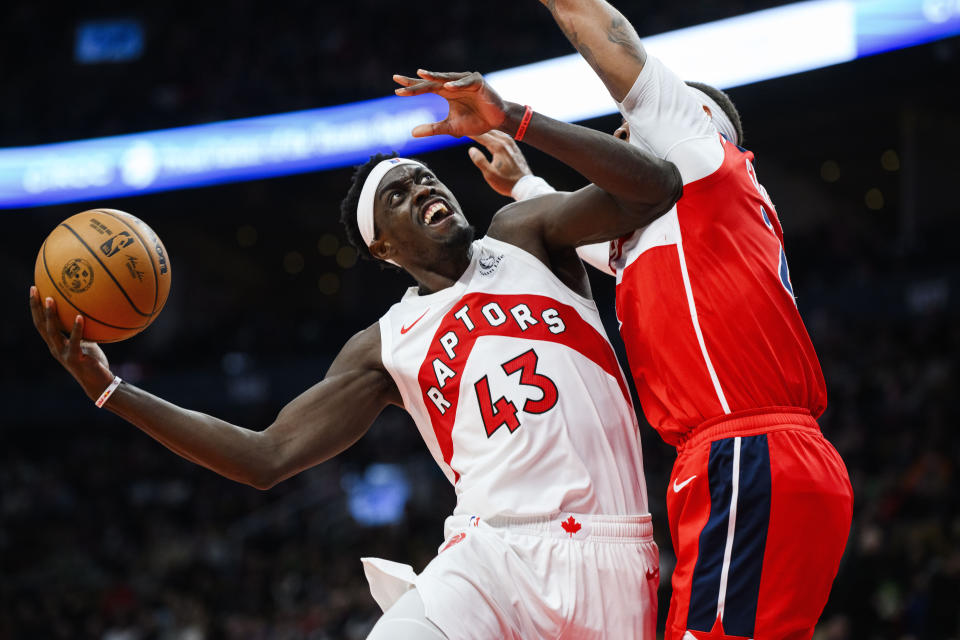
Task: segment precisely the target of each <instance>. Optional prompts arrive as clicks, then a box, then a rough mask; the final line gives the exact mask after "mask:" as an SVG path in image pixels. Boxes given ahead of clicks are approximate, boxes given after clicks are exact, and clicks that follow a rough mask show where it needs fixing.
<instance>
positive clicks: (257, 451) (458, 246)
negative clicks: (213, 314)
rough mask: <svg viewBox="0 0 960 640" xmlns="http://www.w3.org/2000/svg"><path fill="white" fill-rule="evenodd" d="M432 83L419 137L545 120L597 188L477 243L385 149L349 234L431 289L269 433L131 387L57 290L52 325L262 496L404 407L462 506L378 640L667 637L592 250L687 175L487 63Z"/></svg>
mask: <svg viewBox="0 0 960 640" xmlns="http://www.w3.org/2000/svg"><path fill="white" fill-rule="evenodd" d="M420 76H421V78H419V79H414V78H405V77H401V76H397V77H395V79H396V80H397V82H398V83H399V84H401V85H403V86H402V88H401V89H398V90H397V93H398V94H399V95H416V94H419V93H424V92H433V93H437V94H439V95H441V96H442V97H444V98H446V99H447V100H448V102H449V106H450V113H449V115H448V117H447V118H446V120H444V121H443V122H439V123H433V124H428V125H421V126H420V127H417V128H416V129H415V130H414V135H432V134H437V133H449V134H451V135H479V134H482V133H485V132H487V131H489V130H491V129H498V130H500V131H508V132H510V133H511V134H513V133H515V132H516V136H517V137H518V138H519V137H524V134H525V136H526V140H527V141H528V142H529V143H530V144H532V145H534V146H536V147H538V148H540V149H542V150H543V151H545V152H547V153H549V154H551V155H553V156H554V157H556V158H558V159H559V160H561V161H563V162H565V163H567V164H568V165H570V166H571V167H572V168H574V169H576V170H577V171H579V172H580V173H581V174H583V176H584V177H586V178H587V179H588V180H590V181H591V182H592V183H593V184H592V185H591V186H589V187H587V188H585V189H583V190H581V191H578V192H575V193H569V194H555V195H553V196H548V197H545V198H539V199H537V200H533V201H529V202H522V203H516V204H513V205H510V206H509V207H506V208H505V209H504V210H502V211H501V212H499V213H498V214H497V215H496V216H495V217H494V219H493V222H492V223H491V225H490V227H489V230H488V235H487V236H486V237H484V238H482V239H480V240H477V241H473V239H472V229H471V228H470V226H469V225H468V223H467V220H466V218H465V217H464V214H463V212H462V210H461V207H460V204H459V203H458V202H457V199H456V198H455V197H454V195H453V194H452V193H451V192H450V191H449V190H448V189H447V188H446V187H445V186H444V185H443V183H441V182H440V181H439V180H438V179H437V177H436V175H435V174H434V173H433V171H431V170H430V169H429V168H428V167H427V166H425V165H424V164H422V163H419V162H416V161H412V160H406V159H400V158H392V159H388V160H381V159H379V158H378V159H375V160H374V161H372V162H371V163H368V164H367V165H365V166H364V167H362V168H361V169H360V170H359V171H358V173H357V174H356V175H355V178H354V184H353V186H352V188H351V190H350V193H349V194H348V197H347V199H346V200H345V206H344V211H345V213H346V222H347V227H348V234H349V235H350V237H351V238H352V239H353V240H355V241H357V243H358V245H359V247H358V248H359V249H360V251H361V252H363V253H369V254H370V255H371V256H372V257H374V258H377V259H380V260H387V261H391V262H393V263H395V264H397V265H399V266H401V267H402V268H404V269H405V270H406V271H407V272H408V273H410V274H411V275H412V276H413V277H414V278H415V280H416V281H417V286H415V287H413V288H411V290H410V291H408V292H407V294H406V295H405V296H404V297H403V299H402V300H401V301H400V302H399V303H397V304H395V305H394V306H393V307H391V308H390V310H389V311H387V313H386V314H385V315H384V316H383V317H382V318H381V319H380V321H379V322H377V323H375V324H374V325H372V326H370V327H369V328H367V329H365V330H363V331H361V332H359V333H358V334H357V335H355V336H354V337H353V338H351V339H350V340H349V341H348V342H347V344H346V345H345V346H344V347H343V349H342V350H341V351H340V353H339V355H338V356H337V357H336V359H335V361H334V363H333V364H332V365H331V367H330V370H329V371H328V372H327V375H326V376H325V378H324V379H323V380H322V381H321V382H319V383H318V384H316V385H315V386H313V387H311V388H310V389H308V390H307V391H305V392H304V393H302V394H301V395H300V396H299V397H297V398H295V399H294V400H293V401H292V402H290V403H289V404H288V405H287V406H286V407H284V409H283V410H282V411H281V412H280V414H279V415H278V416H277V418H276V420H275V421H274V422H273V423H272V424H271V425H269V426H268V427H267V428H266V429H264V430H262V431H256V430H248V429H246V428H243V427H240V426H236V425H233V424H229V423H227V422H224V421H222V420H219V419H217V418H215V417H212V416H209V415H204V414H201V413H197V412H194V411H189V410H186V409H183V408H180V407H178V406H175V405H173V404H171V403H168V402H166V401H164V400H162V399H160V398H157V397H155V396H153V395H151V394H149V393H148V392H146V391H144V390H141V389H139V388H137V387H135V386H133V385H131V384H128V383H123V382H122V381H121V380H120V379H119V378H118V377H116V376H114V374H113V373H112V372H111V371H110V369H109V364H108V362H107V359H106V357H105V356H104V354H103V352H102V351H101V350H100V349H99V347H97V345H95V344H92V343H85V342H82V341H81V339H80V336H81V333H82V328H83V318H82V317H80V316H78V317H77V318H76V320H75V324H74V326H73V328H72V332H71V334H70V336H69V338H65V337H64V336H63V335H62V334H61V333H60V327H59V326H58V322H57V320H56V318H57V316H56V310H55V307H54V301H53V300H52V299H50V298H47V299H46V300H43V301H41V300H40V299H39V296H38V294H37V292H36V289H35V288H31V292H30V306H31V310H32V314H33V319H34V323H35V325H36V327H37V329H38V331H39V332H40V334H41V335H42V336H43V338H44V340H45V341H46V343H47V345H48V347H49V349H50V351H51V353H52V354H53V355H54V357H55V358H56V359H57V360H58V361H60V363H61V364H62V365H63V366H64V367H65V368H66V369H67V370H68V371H69V372H70V373H71V374H72V375H73V376H74V378H75V379H76V380H77V381H78V382H79V383H80V385H81V386H82V387H83V389H84V391H85V392H86V393H87V395H88V396H89V397H90V398H91V399H97V404H98V406H104V407H105V408H107V409H109V410H110V411H112V412H114V413H116V414H117V415H119V416H121V417H123V418H125V419H126V420H128V421H129V422H131V423H132V424H134V425H136V426H137V427H139V428H140V429H142V430H143V431H144V432H146V433H147V434H149V435H150V436H152V437H153V438H155V439H156V440H158V441H159V442H161V443H162V444H164V445H165V446H167V447H168V448H170V449H171V450H172V451H174V452H176V453H178V454H179V455H181V456H183V457H185V458H187V459H189V460H191V461H193V462H196V463H197V464H200V465H203V466H205V467H207V468H209V469H212V470H213V471H216V472H217V473H220V474H222V475H224V476H226V477H228V478H231V479H234V480H237V481H239V482H243V483H246V484H250V485H252V486H255V487H259V488H263V489H266V488H269V487H271V486H273V485H274V484H276V483H277V482H280V481H281V480H283V479H285V478H289V477H290V476H292V475H294V474H296V473H298V472H300V471H302V470H304V469H307V468H309V467H311V466H313V465H316V464H318V463H320V462H323V461H325V460H327V459H329V458H331V457H333V456H335V455H336V454H337V453H339V452H340V451H343V450H344V449H346V448H347V447H349V446H350V445H351V444H353V443H354V442H356V441H357V440H358V439H359V438H360V437H361V436H362V435H363V434H364V433H365V432H366V431H367V429H368V428H369V427H370V425H371V423H372V422H373V420H374V419H375V418H376V416H377V415H378V414H379V413H380V411H381V410H382V409H383V408H384V407H386V406H387V405H388V404H394V405H397V406H402V407H404V408H405V409H406V410H407V411H408V412H409V413H410V415H411V416H412V417H413V419H414V421H415V422H416V424H417V427H418V429H419V431H420V433H421V435H422V436H423V438H424V441H425V442H426V444H427V447H428V448H429V450H430V452H431V453H432V454H433V456H434V458H435V459H436V461H437V463H438V465H439V466H440V468H441V469H442V470H443V472H444V473H445V474H446V476H447V478H448V479H449V480H450V481H451V483H452V484H453V485H454V488H455V491H456V494H457V506H456V509H455V510H454V513H453V514H452V515H451V516H450V517H449V518H448V520H447V523H446V527H445V532H444V542H443V544H442V546H441V547H440V550H439V552H438V555H437V557H436V558H434V560H433V561H432V562H431V563H430V564H429V565H428V566H427V567H426V568H425V569H424V570H423V571H422V572H421V573H420V574H419V575H416V574H414V572H413V570H412V569H411V568H410V567H407V566H406V565H399V564H397V563H392V562H388V561H384V560H377V559H367V560H366V561H365V566H364V568H365V571H366V573H367V576H368V578H369V579H370V581H371V590H372V591H373V594H374V597H375V599H376V600H377V602H378V603H379V604H380V605H381V606H382V607H383V608H384V610H385V611H386V613H385V615H384V617H383V618H382V619H381V620H380V622H379V623H378V624H377V626H376V627H375V628H374V630H373V631H372V633H371V636H370V638H373V639H376V640H384V639H388V638H389V639H391V640H398V639H399V640H403V639H430V640H433V639H437V638H450V639H458V638H477V639H493V638H497V639H500V638H517V639H519V638H524V639H528V640H529V639H533V638H576V639H585V638H611V639H612V638H616V639H623V638H641V639H652V638H654V625H655V620H656V588H657V583H658V576H659V570H658V559H657V551H656V546H655V545H654V544H653V540H652V535H651V533H652V531H651V523H650V517H649V514H648V509H647V496H646V488H645V483H644V478H643V469H642V461H641V452H640V444H639V440H638V429H637V423H636V418H635V415H634V412H633V408H632V405H631V402H630V397H629V393H628V391H627V384H626V381H625V379H624V377H623V374H622V372H621V370H620V368H619V366H618V364H617V360H616V358H615V356H614V353H613V350H612V348H611V346H610V344H609V342H608V341H607V339H606V337H605V335H604V333H603V328H602V325H601V322H600V318H599V316H598V314H597V310H596V307H595V305H594V303H593V301H592V300H591V299H590V291H589V287H588V284H587V278H586V273H585V272H584V268H583V265H582V263H581V262H580V260H579V259H578V258H577V255H576V252H575V248H576V246H577V245H578V244H581V243H584V242H598V241H603V240H609V239H613V238H616V237H619V236H621V235H623V234H624V233H628V232H630V231H631V230H633V229H636V228H637V227H639V226H642V225H643V224H645V223H647V222H649V221H650V220H651V219H653V218H655V217H656V216H658V215H659V214H661V213H662V212H663V211H665V210H667V209H669V208H670V207H671V206H672V205H673V203H674V202H675V201H676V200H677V198H678V197H679V196H680V192H681V182H680V176H679V174H678V172H677V170H676V168H675V167H674V166H673V165H672V164H671V163H669V162H666V161H663V160H659V159H657V158H655V157H653V156H652V155H650V154H648V153H646V152H644V151H641V150H639V149H636V148H634V147H631V146H629V145H627V144H625V143H623V142H622V141H619V140H617V139H615V138H613V137H611V136H609V135H604V134H601V133H598V132H595V131H591V130H588V129H585V128H582V127H577V126H574V125H568V124H565V123H560V122H556V121H553V120H550V119H549V118H546V117H544V116H541V115H538V114H534V113H533V112H532V110H531V109H530V108H529V107H528V108H526V109H525V108H524V107H522V106H520V105H517V104H513V103H508V102H504V101H502V100H501V99H500V97H499V96H498V95H497V94H496V93H494V92H493V91H492V90H491V89H490V88H489V87H487V86H486V84H485V83H484V81H483V78H482V77H481V76H480V75H479V74H432V73H428V72H420Z"/></svg>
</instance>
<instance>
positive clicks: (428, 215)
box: [420, 200, 453, 226]
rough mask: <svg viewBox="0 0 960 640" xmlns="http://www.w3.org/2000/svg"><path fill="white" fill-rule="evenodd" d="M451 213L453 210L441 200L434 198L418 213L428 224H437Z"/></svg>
mask: <svg viewBox="0 0 960 640" xmlns="http://www.w3.org/2000/svg"><path fill="white" fill-rule="evenodd" d="M451 215H453V211H451V210H450V208H449V207H448V206H447V205H446V203H445V202H443V201H442V200H434V201H433V202H431V203H430V204H428V205H427V206H426V207H424V208H423V211H422V212H421V213H420V218H421V220H423V223H424V224H425V225H428V226H434V225H438V224H440V223H441V222H443V221H444V220H446V219H447V218H449V217H450V216H451Z"/></svg>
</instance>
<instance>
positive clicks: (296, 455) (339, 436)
mask: <svg viewBox="0 0 960 640" xmlns="http://www.w3.org/2000/svg"><path fill="white" fill-rule="evenodd" d="M400 403H401V400H400V393H399V390H398V389H397V387H396V384H395V383H394V382H393V379H392V378H391V377H390V375H389V374H388V373H387V371H386V370H385V369H384V368H383V363H382V361H381V359H380V335H379V330H378V327H377V325H373V326H372V327H370V328H368V329H366V330H364V331H362V332H360V333H358V334H357V335H355V336H354V337H353V338H351V339H350V341H348V342H347V344H346V345H345V346H344V348H343V349H342V350H341V351H340V353H339V354H338V356H337V358H336V359H335V360H334V363H333V364H332V365H331V366H330V370H329V371H328V372H327V375H326V376H325V377H324V379H323V380H321V381H320V382H318V383H317V384H315V385H314V386H312V387H310V388H309V389H307V390H306V391H304V392H303V393H301V394H300V395H299V396H297V397H296V398H294V399H293V400H292V401H291V402H290V403H289V404H287V405H286V406H285V407H284V408H283V409H282V410H281V411H280V413H279V414H278V416H277V419H276V420H275V421H274V422H273V424H271V425H270V427H268V428H267V430H266V431H265V432H264V435H265V436H266V437H267V438H268V440H269V442H270V444H271V447H272V449H273V452H274V455H275V456H276V459H275V465H276V473H275V475H276V476H277V480H278V481H279V480H282V479H285V478H288V477H290V476H292V475H294V474H296V473H298V472H300V471H302V470H304V469H307V468H309V467H312V466H314V465H316V464H319V463H321V462H323V461H325V460H328V459H330V458H332V457H333V456H335V455H337V454H338V453H340V452H341V451H343V450H344V449H346V448H348V447H349V446H350V445H352V444H353V443H354V442H356V441H357V440H359V439H360V438H361V437H362V436H363V435H364V434H365V433H366V432H367V430H368V429H369V428H370V426H371V425H372V424H373V421H374V420H375V419H376V417H377V416H378V415H379V414H380V412H381V411H382V410H383V409H384V408H385V407H386V406H387V405H388V404H400Z"/></svg>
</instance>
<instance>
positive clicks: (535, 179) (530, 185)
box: [510, 174, 556, 201]
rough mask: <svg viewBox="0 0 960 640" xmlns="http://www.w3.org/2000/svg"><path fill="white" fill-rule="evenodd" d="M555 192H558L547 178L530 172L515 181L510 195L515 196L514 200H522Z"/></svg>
mask: <svg viewBox="0 0 960 640" xmlns="http://www.w3.org/2000/svg"><path fill="white" fill-rule="evenodd" d="M554 192H556V189H554V188H553V187H551V186H550V184H549V183H548V182H547V181H546V180H544V179H543V178H541V177H540V176H535V175H533V174H528V175H525V176H523V177H522V178H520V179H519V180H517V181H516V182H515V183H514V185H513V189H511V190H510V195H511V196H513V199H514V200H517V201H520V200H529V199H530V198H536V197H537V196H542V195H546V194H548V193H554Z"/></svg>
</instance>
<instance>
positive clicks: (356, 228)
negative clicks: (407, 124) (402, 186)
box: [340, 151, 397, 262]
mask: <svg viewBox="0 0 960 640" xmlns="http://www.w3.org/2000/svg"><path fill="white" fill-rule="evenodd" d="M396 157H397V152H396V151H394V152H393V153H391V154H390V155H385V154H382V153H378V154H376V155H373V156H370V159H369V160H367V161H366V162H365V163H364V164H361V165H358V166H357V167H355V168H354V171H353V177H352V178H351V179H350V190H349V191H347V195H346V196H345V197H344V199H343V200H342V201H341V202H340V222H341V223H343V228H344V229H345V230H346V233H347V240H348V241H349V242H350V244H351V245H353V248H354V249H356V250H357V253H358V254H359V255H360V257H361V258H365V259H367V260H376V259H377V258H375V257H374V255H373V254H372V253H370V247H368V246H367V243H366V242H364V240H363V235H361V233H360V224H359V223H358V222H357V204H358V203H359V202H360V192H361V191H362V190H363V183H364V182H366V181H367V176H369V175H370V172H371V171H373V168H374V167H375V166H377V165H378V164H380V163H381V162H383V161H384V160H389V159H390V158H396ZM381 262H382V261H381Z"/></svg>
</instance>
